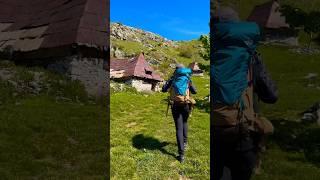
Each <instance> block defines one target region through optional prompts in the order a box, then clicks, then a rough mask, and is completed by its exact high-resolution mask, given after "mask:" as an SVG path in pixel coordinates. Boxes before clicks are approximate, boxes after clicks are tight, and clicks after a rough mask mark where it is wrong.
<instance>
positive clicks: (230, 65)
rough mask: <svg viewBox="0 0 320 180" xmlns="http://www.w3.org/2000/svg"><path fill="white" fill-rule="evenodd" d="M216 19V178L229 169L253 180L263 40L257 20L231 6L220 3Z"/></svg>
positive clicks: (235, 177) (235, 176)
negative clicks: (257, 67) (256, 71)
mask: <svg viewBox="0 0 320 180" xmlns="http://www.w3.org/2000/svg"><path fill="white" fill-rule="evenodd" d="M213 12H214V15H212V16H211V17H212V19H211V27H210V28H211V32H212V34H211V35H212V37H211V39H212V46H211V52H212V55H211V67H210V68H211V69H210V70H211V78H210V81H211V87H212V88H211V92H210V94H211V98H212V99H211V101H212V106H211V108H212V111H211V112H212V114H211V117H212V122H211V125H212V127H211V130H212V133H211V138H212V139H211V143H212V144H211V152H212V153H211V162H212V164H211V169H212V170H211V177H212V178H213V179H215V180H219V179H221V178H222V177H223V172H224V168H225V167H227V168H228V169H229V170H230V173H231V177H232V180H249V179H250V178H251V176H252V173H253V169H254V167H255V164H256V158H257V152H256V148H255V143H254V140H253V137H252V133H251V132H252V131H251V130H252V128H253V127H252V124H253V122H254V120H255V117H254V109H253V83H252V78H253V77H252V65H251V52H254V51H255V49H256V47H257V44H258V41H259V39H260V31H259V27H258V26H257V24H255V23H251V22H241V21H240V19H239V16H238V13H237V12H236V11H234V10H233V9H232V8H230V7H219V8H218V9H217V10H215V11H213Z"/></svg>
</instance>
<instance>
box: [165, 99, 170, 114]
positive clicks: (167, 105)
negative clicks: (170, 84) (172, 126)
mask: <svg viewBox="0 0 320 180" xmlns="http://www.w3.org/2000/svg"><path fill="white" fill-rule="evenodd" d="M169 106H170V100H169V97H168V105H167V112H166V117H168V112H169Z"/></svg>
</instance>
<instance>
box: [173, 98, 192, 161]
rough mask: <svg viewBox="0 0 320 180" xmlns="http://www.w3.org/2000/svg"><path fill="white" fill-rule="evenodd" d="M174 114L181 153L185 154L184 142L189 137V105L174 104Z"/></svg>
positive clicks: (179, 151)
mask: <svg viewBox="0 0 320 180" xmlns="http://www.w3.org/2000/svg"><path fill="white" fill-rule="evenodd" d="M171 110H172V116H173V119H174V124H175V127H176V138H177V144H178V153H179V155H183V154H184V148H185V147H184V143H187V139H188V118H189V113H190V109H189V105H176V104H173V105H172V108H171Z"/></svg>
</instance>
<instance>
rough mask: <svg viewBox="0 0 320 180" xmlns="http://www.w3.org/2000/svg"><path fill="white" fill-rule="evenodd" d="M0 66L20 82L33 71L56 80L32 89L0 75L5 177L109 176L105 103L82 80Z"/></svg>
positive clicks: (0, 161)
mask: <svg viewBox="0 0 320 180" xmlns="http://www.w3.org/2000/svg"><path fill="white" fill-rule="evenodd" d="M0 68H1V70H3V69H6V70H8V71H11V72H14V73H15V75H14V77H13V80H11V81H15V82H18V84H21V86H22V84H28V83H30V81H32V79H33V75H32V73H30V72H41V73H43V77H44V82H43V83H47V84H49V83H50V84H51V85H52V86H51V88H50V89H45V88H44V89H42V91H41V92H40V93H39V94H32V93H30V92H28V91H27V90H25V89H19V88H17V87H15V86H13V85H12V84H11V83H9V81H5V80H0V152H1V153H0V179H26V180H28V179H30V180H31V179H90V180H91V179H105V177H106V176H107V172H108V171H107V169H108V167H107V163H106V161H107V156H108V153H107V152H108V149H107V139H106V138H107V136H106V134H107V132H106V129H107V125H108V121H107V117H108V116H107V111H106V106H105V105H104V104H103V103H101V102H98V101H95V100H94V99H91V98H89V97H88V96H87V95H86V93H85V91H84V89H83V86H82V85H80V84H79V83H78V82H75V81H70V80H67V79H65V78H64V77H62V76H59V75H56V74H53V73H50V72H48V71H45V70H43V69H41V68H25V67H16V66H15V65H13V64H11V63H2V62H0Z"/></svg>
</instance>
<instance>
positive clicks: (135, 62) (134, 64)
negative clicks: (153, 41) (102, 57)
mask: <svg viewBox="0 0 320 180" xmlns="http://www.w3.org/2000/svg"><path fill="white" fill-rule="evenodd" d="M110 77H111V78H127V77H139V78H143V79H149V80H156V81H162V80H163V79H162V78H161V77H160V75H159V74H157V73H156V72H155V71H154V70H153V68H152V67H151V66H150V65H149V63H148V62H147V61H146V60H145V58H144V55H143V54H142V53H141V54H139V55H138V56H137V57H134V58H131V59H111V60H110Z"/></svg>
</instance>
